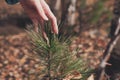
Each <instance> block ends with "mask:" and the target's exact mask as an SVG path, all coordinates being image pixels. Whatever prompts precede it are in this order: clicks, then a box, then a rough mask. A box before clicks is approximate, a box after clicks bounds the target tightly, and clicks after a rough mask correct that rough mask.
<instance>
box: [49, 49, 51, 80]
mask: <svg viewBox="0 0 120 80" xmlns="http://www.w3.org/2000/svg"><path fill="white" fill-rule="evenodd" d="M50 66H51V62H50V51H49V52H48V77H49V80H51V73H50V71H51V67H50Z"/></svg>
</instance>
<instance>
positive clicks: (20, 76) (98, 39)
mask: <svg viewBox="0 0 120 80" xmlns="http://www.w3.org/2000/svg"><path fill="white" fill-rule="evenodd" d="M0 3H2V4H0V80H36V77H37V75H38V74H39V70H40V69H41V67H40V66H39V59H37V58H36V59H33V58H31V56H30V55H34V50H33V49H32V47H31V46H32V44H31V43H30V38H29V37H28V35H27V34H26V32H25V30H24V29H25V28H24V27H25V26H26V25H20V24H26V23H27V22H29V19H28V18H26V17H24V16H22V17H21V15H22V12H21V11H22V8H21V7H20V6H19V4H17V5H14V6H7V5H6V3H4V2H3V1H2V0H1V1H0ZM13 7H14V10H13ZM14 11H15V12H14ZM16 12H17V13H16ZM6 13H7V14H6ZM18 16H19V17H18ZM24 19H25V20H24ZM107 25H109V24H107ZM21 26H22V28H21ZM107 29H108V27H107V28H106V27H101V28H99V29H97V28H96V29H89V30H87V31H84V32H82V33H81V34H80V36H77V37H75V38H74V40H73V41H72V44H71V46H70V48H71V49H73V48H76V47H79V48H80V51H79V56H83V57H84V59H86V60H88V61H89V62H90V64H89V65H90V66H91V67H93V68H96V67H97V66H98V64H99V63H100V60H101V59H102V55H103V52H104V50H105V48H106V45H107V43H108V41H109V38H108V32H107V31H106V30H107Z"/></svg>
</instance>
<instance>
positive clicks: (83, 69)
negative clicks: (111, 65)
mask: <svg viewBox="0 0 120 80" xmlns="http://www.w3.org/2000/svg"><path fill="white" fill-rule="evenodd" d="M44 28H45V32H46V34H47V37H48V40H47V41H46V40H45V39H44V38H43V36H42V33H41V28H39V32H38V33H36V32H34V31H33V30H28V31H27V32H28V34H29V35H30V37H31V38H32V42H33V44H34V46H35V49H36V53H37V56H38V57H39V59H40V61H41V63H40V66H43V70H40V73H41V75H42V74H43V75H44V77H43V78H44V79H43V80H47V79H48V80H63V79H64V78H66V77H67V76H73V77H72V78H74V74H75V73H78V74H80V75H81V77H79V79H77V80H86V78H87V77H88V76H89V75H90V71H91V70H90V69H89V67H88V64H87V62H85V61H84V60H83V59H82V58H81V57H77V56H76V55H77V49H76V50H73V51H71V50H70V48H69V46H70V42H71V41H70V38H69V37H65V36H64V37H62V36H61V35H55V34H54V33H52V32H51V29H50V28H49V24H48V23H46V24H45V26H44ZM72 78H71V79H72ZM71 79H70V80H71Z"/></svg>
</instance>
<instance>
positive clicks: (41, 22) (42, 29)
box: [39, 19, 49, 43]
mask: <svg viewBox="0 0 120 80" xmlns="http://www.w3.org/2000/svg"><path fill="white" fill-rule="evenodd" d="M39 21H40V25H41V31H42V35H43V37H44V39H45V40H46V41H47V43H49V40H48V37H47V34H46V33H45V30H44V21H43V20H42V19H39Z"/></svg>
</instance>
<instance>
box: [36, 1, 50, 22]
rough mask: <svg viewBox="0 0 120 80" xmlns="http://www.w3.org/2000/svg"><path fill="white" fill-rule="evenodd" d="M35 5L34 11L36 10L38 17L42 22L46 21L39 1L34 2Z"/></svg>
mask: <svg viewBox="0 0 120 80" xmlns="http://www.w3.org/2000/svg"><path fill="white" fill-rule="evenodd" d="M35 5H36V9H37V12H38V14H39V16H40V17H41V18H42V19H43V20H46V21H47V20H48V18H47V16H46V15H45V12H44V10H43V9H42V6H41V4H40V1H39V0H38V1H36V2H35Z"/></svg>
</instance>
